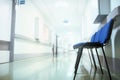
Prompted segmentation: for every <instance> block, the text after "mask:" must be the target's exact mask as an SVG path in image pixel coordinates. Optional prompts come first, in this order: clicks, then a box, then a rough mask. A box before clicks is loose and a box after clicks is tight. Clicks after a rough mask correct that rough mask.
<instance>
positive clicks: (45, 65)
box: [0, 53, 120, 80]
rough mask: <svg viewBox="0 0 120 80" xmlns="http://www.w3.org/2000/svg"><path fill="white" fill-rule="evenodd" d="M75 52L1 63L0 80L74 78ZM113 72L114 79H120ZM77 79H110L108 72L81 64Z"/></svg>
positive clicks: (70, 79) (62, 79)
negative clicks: (87, 67)
mask: <svg viewBox="0 0 120 80" xmlns="http://www.w3.org/2000/svg"><path fill="white" fill-rule="evenodd" d="M75 58H76V55H75V53H74V54H73V53H70V54H64V55H61V56H58V57H57V58H56V57H54V58H53V57H52V56H45V57H36V58H30V59H25V60H20V61H14V62H13V63H5V64H0V80H73V74H74V63H75ZM119 77H120V75H119V74H116V75H114V74H112V80H120V78H119ZM76 80H109V77H108V76H107V72H105V73H104V74H103V75H102V74H101V72H100V71H99V70H97V71H95V70H94V68H91V69H90V70H89V71H87V70H86V69H85V67H84V66H83V65H80V67H79V71H78V74H77V76H76Z"/></svg>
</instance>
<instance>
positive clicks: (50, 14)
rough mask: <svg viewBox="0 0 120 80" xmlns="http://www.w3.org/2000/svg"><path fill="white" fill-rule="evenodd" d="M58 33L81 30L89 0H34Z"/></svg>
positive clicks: (48, 23) (48, 22) (46, 20)
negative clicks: (82, 19)
mask: <svg viewBox="0 0 120 80" xmlns="http://www.w3.org/2000/svg"><path fill="white" fill-rule="evenodd" d="M32 1H33V2H34V4H35V5H36V6H37V7H38V8H39V10H40V12H41V13H42V15H43V16H44V18H45V22H47V25H49V26H50V27H51V28H52V29H53V30H54V31H56V33H57V34H58V35H61V34H63V33H64V34H66V33H79V32H81V18H82V16H83V14H84V10H85V7H86V5H87V0H32Z"/></svg>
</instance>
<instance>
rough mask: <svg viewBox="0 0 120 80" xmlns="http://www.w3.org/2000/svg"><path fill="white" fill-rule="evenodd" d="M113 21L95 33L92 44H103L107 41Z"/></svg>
mask: <svg viewBox="0 0 120 80" xmlns="http://www.w3.org/2000/svg"><path fill="white" fill-rule="evenodd" d="M113 24H114V19H111V20H110V21H109V22H108V23H106V24H105V25H104V26H103V27H102V28H101V29H100V30H99V31H98V32H96V33H95V37H94V42H99V43H101V44H105V43H106V42H108V41H109V39H110V37H111V33H112V28H113Z"/></svg>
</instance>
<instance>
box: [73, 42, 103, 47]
mask: <svg viewBox="0 0 120 80" xmlns="http://www.w3.org/2000/svg"><path fill="white" fill-rule="evenodd" d="M102 46H103V44H101V43H99V42H86V43H78V44H75V45H74V46H73V48H74V49H77V48H98V47H102Z"/></svg>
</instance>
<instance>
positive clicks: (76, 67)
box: [73, 48, 83, 80]
mask: <svg viewBox="0 0 120 80" xmlns="http://www.w3.org/2000/svg"><path fill="white" fill-rule="evenodd" d="M82 50H83V48H79V49H78V53H77V59H76V63H75V71H74V78H73V80H75V77H76V74H77V70H78V66H79V63H80V58H81V56H82Z"/></svg>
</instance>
